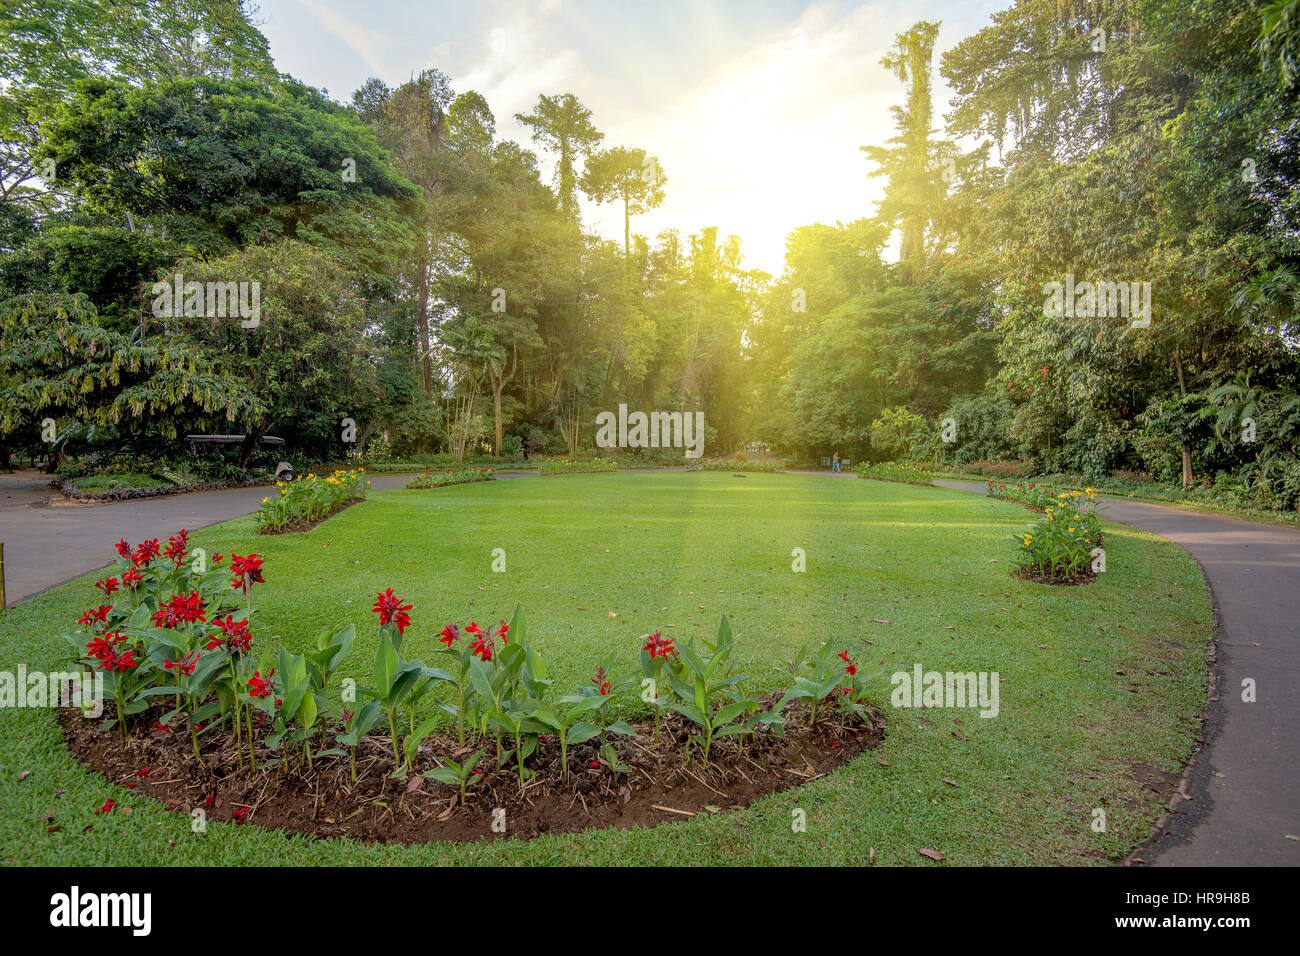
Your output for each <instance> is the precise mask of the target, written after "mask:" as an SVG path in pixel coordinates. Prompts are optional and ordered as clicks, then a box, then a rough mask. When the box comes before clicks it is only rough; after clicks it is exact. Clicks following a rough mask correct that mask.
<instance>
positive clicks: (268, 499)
mask: <svg viewBox="0 0 1300 956" xmlns="http://www.w3.org/2000/svg"><path fill="white" fill-rule="evenodd" d="M270 500H271V499H270V498H263V499H262V504H266V503H267V502H268V501H270Z"/></svg>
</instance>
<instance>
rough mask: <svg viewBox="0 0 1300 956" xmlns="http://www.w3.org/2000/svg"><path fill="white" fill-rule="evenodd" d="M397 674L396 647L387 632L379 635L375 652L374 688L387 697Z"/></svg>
mask: <svg viewBox="0 0 1300 956" xmlns="http://www.w3.org/2000/svg"><path fill="white" fill-rule="evenodd" d="M396 676H397V648H395V647H394V646H393V642H392V640H391V639H390V638H389V637H388V635H387V634H384V633H381V634H380V635H379V650H378V651H376V652H375V688H376V689H377V690H378V691H379V694H380V696H382V697H384V698H387V697H388V696H389V694H390V693H391V692H392V690H393V680H394V679H395V678H396Z"/></svg>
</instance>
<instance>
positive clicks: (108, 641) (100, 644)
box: [86, 631, 126, 661]
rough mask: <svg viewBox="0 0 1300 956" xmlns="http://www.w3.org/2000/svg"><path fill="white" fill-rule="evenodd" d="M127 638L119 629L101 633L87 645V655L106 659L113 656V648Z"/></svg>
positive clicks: (102, 659)
mask: <svg viewBox="0 0 1300 956" xmlns="http://www.w3.org/2000/svg"><path fill="white" fill-rule="evenodd" d="M124 640H126V638H125V637H124V636H123V635H121V634H119V633H118V632H117V631H109V632H108V633H107V634H101V635H99V636H98V637H96V638H95V639H93V640H92V641H90V642H89V643H88V644H87V645H86V656H87V657H93V658H95V659H96V660H101V661H106V660H108V659H110V658H111V657H112V656H113V649H114V648H115V647H117V645H118V644H121V643H122V642H123V641H124Z"/></svg>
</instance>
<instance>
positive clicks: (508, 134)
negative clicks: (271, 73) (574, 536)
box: [257, 0, 1010, 275]
mask: <svg viewBox="0 0 1300 956" xmlns="http://www.w3.org/2000/svg"><path fill="white" fill-rule="evenodd" d="M1009 3H1010V0H949V2H937V0H909V2H897V0H894V2H873V3H848V2H814V3H797V2H792V0H620V2H611V0H604V2H591V0H584V2H580V0H470V2H465V0H462V2H456V3H449V2H442V0H423V2H419V0H407V2H397V0H261V4H260V11H259V14H258V18H257V19H258V20H259V22H260V27H261V29H262V32H263V33H265V34H266V36H267V37H268V39H269V40H270V44H271V53H272V55H273V56H274V57H275V61H276V66H277V67H278V68H279V69H280V70H282V71H283V72H286V73H289V74H291V75H293V76H295V77H297V78H298V79H300V80H302V81H304V82H306V83H309V84H310V85H312V86H315V87H319V88H322V89H325V90H326V91H327V92H328V93H329V95H330V96H331V97H333V98H334V99H336V100H339V101H343V102H348V101H350V100H351V96H352V91H353V90H355V89H357V88H358V87H359V86H361V84H362V83H363V82H364V81H365V80H366V79H367V78H368V77H371V76H377V77H379V78H380V79H382V80H384V81H385V82H386V83H387V84H388V85H390V86H396V85H398V84H400V83H402V82H404V81H405V80H407V79H410V78H411V77H413V76H415V75H416V74H418V73H419V72H420V71H421V70H424V69H426V68H428V67H437V68H438V69H440V70H442V71H443V72H444V73H446V74H447V75H448V76H449V77H450V78H451V81H452V87H453V89H454V90H455V92H457V93H462V92H465V91H468V90H476V91H477V92H479V93H481V94H482V95H483V96H484V97H485V98H486V99H487V101H488V104H489V105H490V106H491V108H492V111H493V113H494V114H495V116H496V120H497V133H498V136H499V137H500V138H502V139H513V140H516V141H517V142H519V143H520V144H521V145H524V146H526V147H528V148H529V149H533V150H534V151H535V152H537V153H538V158H539V160H540V165H541V169H542V172H543V175H544V176H545V177H547V178H548V181H549V177H550V176H551V175H552V174H553V170H554V165H553V162H552V160H551V157H550V156H549V155H548V154H546V153H545V152H544V151H543V150H541V149H540V148H539V147H537V146H535V145H534V144H533V143H532V141H531V138H530V132H529V130H527V128H525V127H523V126H522V125H521V124H519V123H518V122H517V121H516V120H515V119H514V115H515V114H516V113H519V112H528V111H529V110H530V109H531V108H532V106H533V105H534V104H535V103H536V102H537V97H538V95H539V94H541V93H546V94H557V93H573V94H575V95H576V96H577V97H578V99H580V100H581V101H582V102H583V103H584V104H585V105H586V106H587V107H588V108H589V109H590V110H591V112H592V119H593V122H594V123H595V125H596V127H597V128H598V129H600V130H602V131H603V132H604V133H605V140H604V142H603V143H602V146H604V147H609V146H616V145H617V146H633V147H640V148H643V149H645V150H646V151H647V152H648V153H650V154H651V155H653V156H655V157H656V158H657V159H658V161H659V165H660V168H661V169H662V170H663V172H664V173H665V175H666V176H667V186H666V194H667V195H666V199H665V201H664V203H663V205H662V206H660V207H659V208H658V209H654V210H651V211H649V212H647V213H646V214H644V215H642V216H638V217H634V218H633V220H632V229H633V231H634V232H637V233H640V234H643V235H646V236H649V237H651V238H652V239H653V237H654V236H656V235H658V234H659V233H660V232H661V231H663V230H664V229H669V228H675V229H677V230H679V231H680V232H681V233H682V234H683V236H685V235H687V234H690V233H693V232H698V231H699V230H700V229H702V228H704V227H707V226H716V227H717V228H718V232H719V234H720V235H722V236H725V235H730V234H734V235H737V236H739V237H740V238H741V240H742V243H743V245H742V249H743V251H744V255H745V265H746V266H747V267H749V268H757V269H763V270H765V271H767V272H769V273H771V274H773V275H777V274H779V273H780V272H781V270H782V264H783V260H784V252H785V242H786V237H787V236H788V234H789V233H790V232H791V231H792V230H793V229H795V228H797V227H798V226H801V225H807V224H810V223H815V222H822V223H835V222H849V221H852V220H854V219H857V218H860V217H862V216H866V215H870V214H871V213H872V212H873V211H874V209H875V204H876V202H877V201H878V200H879V199H880V196H881V190H882V187H883V181H882V180H880V179H871V178H869V177H868V175H867V174H868V172H869V170H870V168H871V166H870V164H869V163H868V162H867V161H866V157H865V156H864V155H863V154H862V152H861V151H860V150H859V149H858V147H859V146H862V145H865V144H882V143H884V142H885V141H886V140H887V139H888V138H889V137H890V136H892V135H893V134H894V126H893V117H892V116H891V115H890V113H889V107H890V106H892V105H895V104H900V103H901V102H902V99H903V96H904V87H903V85H902V84H901V83H900V82H899V81H898V79H897V78H896V77H894V76H893V75H891V74H889V73H888V72H886V70H885V69H884V68H883V67H882V66H880V58H881V56H882V55H884V53H885V52H886V50H887V49H888V48H889V47H890V46H891V45H892V43H893V40H894V37H895V35H896V34H898V33H900V32H902V31H903V30H906V29H907V28H908V27H910V26H911V25H912V24H913V23H915V22H916V21H917V20H924V19H930V20H940V21H941V22H942V28H941V30H940V33H939V41H938V44H937V45H936V54H935V63H936V65H937V64H938V62H939V54H940V53H942V51H943V50H946V49H948V48H949V47H951V46H954V45H955V44H956V43H958V42H959V41H960V40H962V39H963V38H965V37H966V36H969V35H970V34H972V33H974V32H975V31H977V30H978V29H980V28H981V27H983V26H985V25H986V24H987V23H988V22H989V19H990V16H991V15H992V13H993V12H994V11H996V10H998V9H1000V8H1003V7H1005V6H1007V5H1009ZM934 82H935V84H936V86H935V105H936V109H937V113H938V114H939V116H940V117H941V115H942V112H943V110H944V107H945V104H946V99H947V90H946V88H945V87H944V85H943V81H942V78H941V77H939V76H938V73H937V71H936V73H935V75H934ZM940 122H941V120H940ZM582 217H583V223H584V225H585V226H586V227H587V228H588V229H592V230H594V231H596V232H598V233H600V234H601V235H603V236H606V237H608V238H611V239H616V240H618V241H619V242H620V243H621V242H622V237H623V211H622V206H621V204H606V205H603V206H597V205H595V204H593V203H591V202H589V201H587V200H586V199H585V198H584V200H583V206H582Z"/></svg>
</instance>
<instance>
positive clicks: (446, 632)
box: [438, 624, 460, 647]
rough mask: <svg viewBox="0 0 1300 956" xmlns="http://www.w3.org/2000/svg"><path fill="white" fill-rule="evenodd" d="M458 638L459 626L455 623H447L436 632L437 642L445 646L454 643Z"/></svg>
mask: <svg viewBox="0 0 1300 956" xmlns="http://www.w3.org/2000/svg"><path fill="white" fill-rule="evenodd" d="M459 638H460V628H458V627H457V626H456V625H455V624H448V625H447V626H446V627H444V628H443V629H442V630H441V631H439V632H438V643H439V644H445V645H446V646H447V647H451V645H452V644H455V643H456V641H457V640H459Z"/></svg>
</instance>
